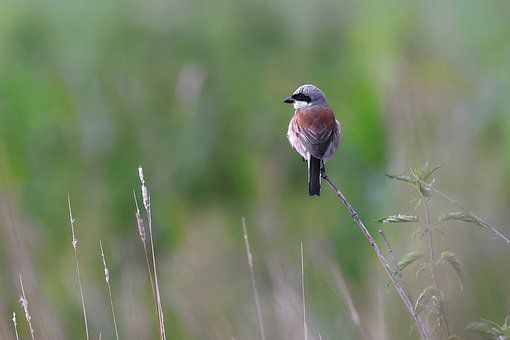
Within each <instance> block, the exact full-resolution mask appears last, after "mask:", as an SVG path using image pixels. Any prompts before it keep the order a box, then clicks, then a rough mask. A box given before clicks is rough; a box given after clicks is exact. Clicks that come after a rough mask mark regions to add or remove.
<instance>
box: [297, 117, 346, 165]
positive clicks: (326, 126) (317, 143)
mask: <svg viewBox="0 0 510 340" xmlns="http://www.w3.org/2000/svg"><path fill="white" fill-rule="evenodd" d="M296 115H297V117H296V118H297V119H296V123H297V128H298V129H297V130H298V131H297V135H298V139H299V141H300V142H301V143H302V144H303V145H304V147H305V148H306V149H307V150H308V152H310V154H311V155H313V156H314V157H316V158H319V159H321V158H322V157H323V156H324V154H325V153H326V150H327V149H328V147H329V145H330V143H331V139H332V136H333V133H334V132H335V129H336V128H337V126H336V120H335V117H334V115H333V112H332V111H331V109H329V108H318V109H300V110H298V112H296Z"/></svg>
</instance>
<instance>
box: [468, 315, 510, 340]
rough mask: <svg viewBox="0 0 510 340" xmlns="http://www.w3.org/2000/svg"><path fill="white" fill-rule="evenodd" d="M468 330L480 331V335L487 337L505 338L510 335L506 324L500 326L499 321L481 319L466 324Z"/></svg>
mask: <svg viewBox="0 0 510 340" xmlns="http://www.w3.org/2000/svg"><path fill="white" fill-rule="evenodd" d="M466 330H469V331H473V332H478V333H480V335H483V336H485V337H487V338H488V339H498V340H499V339H501V338H502V337H504V338H505V339H506V338H507V337H508V336H509V335H510V334H508V331H507V330H506V329H505V328H504V326H499V325H498V324H497V323H495V322H493V321H490V320H486V319H480V321H475V322H471V323H470V324H469V325H467V326H466Z"/></svg>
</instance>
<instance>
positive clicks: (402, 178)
mask: <svg viewBox="0 0 510 340" xmlns="http://www.w3.org/2000/svg"><path fill="white" fill-rule="evenodd" d="M385 176H386V177H389V178H391V179H394V180H396V181H402V182H406V183H409V184H416V180H414V179H413V178H412V177H411V176H406V175H389V174H386V175H385Z"/></svg>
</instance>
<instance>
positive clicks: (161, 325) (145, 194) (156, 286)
mask: <svg viewBox="0 0 510 340" xmlns="http://www.w3.org/2000/svg"><path fill="white" fill-rule="evenodd" d="M138 176H139V177H140V182H141V184H142V185H141V189H142V201H143V206H144V208H145V212H146V214H147V221H148V224H149V239H150V245H151V255H152V270H153V274H154V291H155V292H156V305H157V310H158V318H159V335H160V338H161V339H162V340H166V332H165V320H164V317H163V307H162V305H161V294H160V290H159V283H158V272H157V270H156V255H155V251H154V241H153V237H152V213H151V201H150V195H149V190H148V189H147V186H146V185H145V178H144V176H143V168H142V167H141V166H138Z"/></svg>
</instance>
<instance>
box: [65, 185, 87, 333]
mask: <svg viewBox="0 0 510 340" xmlns="http://www.w3.org/2000/svg"><path fill="white" fill-rule="evenodd" d="M67 204H68V206H69V220H70V222H71V231H72V244H73V249H74V261H75V263H76V273H77V274H78V285H79V287H80V297H81V308H82V310H83V319H84V322H85V335H86V338H87V340H89V326H88V323H87V310H86V309H85V299H84V298H83V287H82V283H81V276H80V266H79V265H78V239H77V238H76V235H75V233H74V218H73V213H72V211H71V198H70V196H69V193H67Z"/></svg>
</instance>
